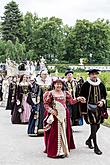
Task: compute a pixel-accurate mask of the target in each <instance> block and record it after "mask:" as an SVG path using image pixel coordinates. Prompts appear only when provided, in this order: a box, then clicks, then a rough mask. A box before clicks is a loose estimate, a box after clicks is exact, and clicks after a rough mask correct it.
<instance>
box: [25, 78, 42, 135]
mask: <svg viewBox="0 0 110 165" xmlns="http://www.w3.org/2000/svg"><path fill="white" fill-rule="evenodd" d="M30 83H31V90H30V92H29V94H28V98H27V102H28V104H30V105H31V107H32V109H31V115H30V118H29V123H28V130H27V133H28V135H29V136H38V133H39V121H40V116H39V107H40V104H39V103H40V94H41V89H40V87H39V85H38V84H37V83H36V80H35V77H34V76H33V75H32V76H31V79H30Z"/></svg>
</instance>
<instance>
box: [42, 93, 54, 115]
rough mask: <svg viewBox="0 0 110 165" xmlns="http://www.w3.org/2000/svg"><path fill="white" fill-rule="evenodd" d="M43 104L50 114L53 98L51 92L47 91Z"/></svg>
mask: <svg viewBox="0 0 110 165" xmlns="http://www.w3.org/2000/svg"><path fill="white" fill-rule="evenodd" d="M43 103H44V108H45V110H46V111H47V112H48V113H50V112H51V110H52V103H53V97H52V93H51V91H47V92H45V93H44V95H43Z"/></svg>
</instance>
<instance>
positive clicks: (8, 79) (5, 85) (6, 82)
mask: <svg viewBox="0 0 110 165" xmlns="http://www.w3.org/2000/svg"><path fill="white" fill-rule="evenodd" d="M11 81H12V77H11V76H9V77H5V78H4V80H3V86H2V90H3V103H4V105H5V106H6V103H7V99H8V92H9V85H10V83H11ZM8 108H9V107H6V110H7V109H8Z"/></svg>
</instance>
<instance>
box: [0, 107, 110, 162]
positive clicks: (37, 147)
mask: <svg viewBox="0 0 110 165" xmlns="http://www.w3.org/2000/svg"><path fill="white" fill-rule="evenodd" d="M73 129H74V132H73V134H74V140H75V144H76V149H75V150H71V152H70V156H69V157H68V158H64V159H53V158H48V157H47V156H46V154H45V153H43V149H44V142H43V137H28V135H27V125H12V124H11V121H10V111H8V110H5V109H4V108H3V107H0V165H41V164H42V165H109V164H110V128H108V127H105V126H101V128H100V130H99V132H98V144H99V146H100V149H101V151H102V152H103V154H102V155H96V154H95V153H94V152H93V150H90V149H89V148H87V146H85V140H86V139H87V138H88V135H89V126H88V125H86V124H84V125H83V126H79V127H73Z"/></svg>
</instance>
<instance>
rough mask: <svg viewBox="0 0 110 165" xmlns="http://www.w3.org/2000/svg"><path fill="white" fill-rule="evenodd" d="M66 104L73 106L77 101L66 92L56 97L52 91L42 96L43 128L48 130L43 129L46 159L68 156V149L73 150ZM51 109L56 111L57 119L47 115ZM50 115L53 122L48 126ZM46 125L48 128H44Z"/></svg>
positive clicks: (73, 145)
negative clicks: (43, 109) (43, 110)
mask: <svg viewBox="0 0 110 165" xmlns="http://www.w3.org/2000/svg"><path fill="white" fill-rule="evenodd" d="M66 102H69V103H70V104H75V103H77V100H76V99H73V98H72V97H71V95H70V94H69V93H68V92H62V95H61V96H57V97H56V96H55V95H54V90H53V91H48V92H46V93H45V94H44V107H45V110H46V111H45V119H44V128H48V129H44V142H45V151H44V152H45V153H47V156H48V157H53V158H54V157H57V156H60V155H62V154H63V155H65V156H68V155H69V152H70V149H75V144H74V139H73V134H72V128H71V124H70V113H69V110H68V109H67V106H66ZM56 105H57V106H56ZM56 107H57V108H56ZM53 108H56V109H57V110H58V117H56V116H53V115H52V114H51V113H49V109H53ZM60 111H61V114H60ZM50 115H51V116H53V121H52V123H51V124H48V122H47V120H48V118H49V116H50ZM47 125H49V127H46V126H47Z"/></svg>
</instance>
